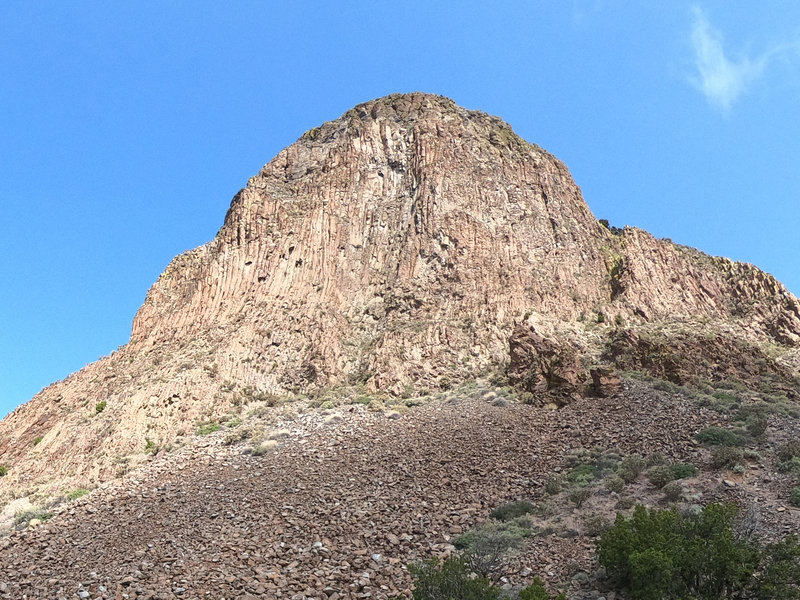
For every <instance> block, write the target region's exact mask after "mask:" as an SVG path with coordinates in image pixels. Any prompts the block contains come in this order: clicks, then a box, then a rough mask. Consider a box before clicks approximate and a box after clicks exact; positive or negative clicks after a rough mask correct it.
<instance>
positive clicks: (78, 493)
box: [66, 488, 89, 500]
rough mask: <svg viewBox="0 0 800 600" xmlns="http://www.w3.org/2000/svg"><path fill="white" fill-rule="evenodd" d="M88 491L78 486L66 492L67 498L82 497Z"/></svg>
mask: <svg viewBox="0 0 800 600" xmlns="http://www.w3.org/2000/svg"><path fill="white" fill-rule="evenodd" d="M88 493H89V490H86V489H83V488H78V489H77V490H72V491H70V492H67V493H66V497H67V500H77V499H78V498H82V497H83V496H85V495H86V494H88Z"/></svg>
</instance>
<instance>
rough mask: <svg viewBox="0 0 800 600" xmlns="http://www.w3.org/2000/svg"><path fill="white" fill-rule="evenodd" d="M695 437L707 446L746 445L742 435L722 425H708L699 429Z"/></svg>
mask: <svg viewBox="0 0 800 600" xmlns="http://www.w3.org/2000/svg"><path fill="white" fill-rule="evenodd" d="M694 438H695V439H696V440H697V441H698V442H700V443H701V444H705V445H707V446H731V447H733V446H744V438H743V437H742V436H741V435H739V434H738V433H736V432H734V431H731V430H730V429H724V428H722V427H706V428H705V429H703V430H701V431H698V432H697V434H696V435H695V436H694Z"/></svg>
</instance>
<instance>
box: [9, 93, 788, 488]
mask: <svg viewBox="0 0 800 600" xmlns="http://www.w3.org/2000/svg"><path fill="white" fill-rule="evenodd" d="M599 312H602V313H603V314H608V315H615V321H616V320H617V319H616V317H617V316H618V317H619V320H620V321H621V322H624V323H626V325H627V326H629V327H639V326H642V325H645V324H654V323H658V322H661V321H669V322H673V321H674V320H676V319H695V320H702V321H704V322H708V323H711V324H716V325H719V327H723V326H724V327H727V328H728V330H730V332H731V335H735V336H740V337H742V339H747V340H749V341H748V343H750V344H752V345H758V344H762V345H763V344H768V343H772V344H775V343H779V344H784V345H793V346H797V345H798V344H800V304H798V301H797V299H796V298H795V297H794V296H792V295H791V294H790V293H789V292H788V291H787V290H786V289H785V288H784V287H783V286H782V285H781V284H780V283H779V282H777V281H776V280H775V279H774V278H772V277H771V276H769V275H768V274H766V273H763V272H762V271H759V270H758V269H756V268H755V267H753V266H752V265H745V264H741V263H734V262H732V261H729V260H727V259H720V258H712V257H709V256H706V255H704V254H702V253H700V252H697V251H695V250H692V249H689V248H685V247H682V246H677V245H675V244H672V243H671V242H669V241H667V240H657V239H655V238H654V237H652V236H651V235H649V234H648V233H646V232H644V231H641V230H638V229H633V228H627V227H626V228H625V229H623V230H614V231H611V230H610V229H608V228H606V227H603V226H602V225H600V224H599V223H598V221H597V220H596V219H595V218H594V216H593V215H592V213H591V211H590V210H589V208H588V206H587V205H586V203H585V202H584V201H583V198H582V196H581V192H580V189H579V188H578V187H577V185H576V184H575V182H574V181H573V180H572V178H571V176H570V174H569V171H568V170H567V168H566V167H565V166H564V164H563V163H561V162H560V161H559V160H557V159H556V158H555V157H553V156H552V155H550V154H549V153H547V152H546V151H544V150H542V149H541V148H539V147H538V146H535V145H533V144H530V143H528V142H526V141H524V140H522V139H521V138H519V137H518V136H517V135H515V134H514V132H513V131H512V129H511V128H510V127H509V126H508V125H507V124H505V123H504V122H503V121H501V120H500V119H498V118H496V117H492V116H489V115H486V114H485V113H481V112H476V111H468V110H465V109H463V108H460V107H458V106H456V105H455V104H454V103H453V102H452V101H451V100H448V99H446V98H442V97H439V96H431V95H426V94H408V95H395V96H389V97H387V98H381V99H378V100H374V101H371V102H368V103H365V104H362V105H359V106H357V107H355V108H353V109H352V110H350V111H348V112H347V113H345V114H344V115H342V116H341V117H340V118H339V119H336V120H334V121H331V122H328V123H324V124H323V125H321V126H320V127H318V128H315V129H313V130H311V131H309V132H308V133H306V134H305V135H304V136H302V137H301V138H300V139H299V140H298V141H297V142H296V143H295V144H293V145H291V146H290V147H288V148H286V149H285V150H283V151H281V152H280V153H279V154H278V155H277V156H276V157H275V158H274V159H273V160H271V161H270V162H269V163H268V164H267V165H265V166H264V168H263V169H262V170H261V171H260V172H259V173H258V174H256V175H255V176H254V177H252V178H251V179H250V180H249V181H248V182H247V185H246V187H244V188H243V189H242V190H241V191H240V192H239V193H237V194H236V196H235V197H234V199H233V201H232V203H231V205H230V209H229V210H228V213H227V215H226V217H225V221H224V224H223V226H222V227H221V229H220V230H219V232H218V233H217V235H216V237H215V238H214V240H212V241H210V242H209V243H208V244H206V245H204V246H201V247H199V248H197V249H195V250H191V251H189V252H186V253H185V254H182V255H181V256H178V257H177V258H175V259H174V260H173V261H172V263H171V264H170V265H169V266H168V267H167V269H166V270H165V271H164V273H163V274H162V275H161V276H160V277H159V278H158V281H157V282H156V283H155V284H154V285H153V287H152V288H151V289H150V291H149V292H148V294H147V297H146V300H145V302H144V305H143V306H142V307H141V309H140V310H139V311H138V313H137V315H136V317H135V319H134V322H133V328H132V333H131V339H130V342H129V343H128V344H127V345H125V346H124V347H122V348H120V349H119V350H118V351H116V352H114V353H112V354H111V355H110V356H108V357H106V358H104V359H101V360H99V361H97V362H96V363H94V364H91V365H89V366H87V367H86V368H84V369H82V370H81V371H79V372H77V373H75V374H73V375H71V376H69V377H68V378H67V379H65V380H64V381H61V382H59V383H56V384H53V385H52V386H50V387H48V388H46V389H45V390H43V391H42V392H41V393H40V394H38V395H37V396H35V397H34V399H33V400H31V401H30V402H29V403H27V404H26V405H24V406H22V407H20V408H18V409H17V410H15V411H14V412H13V413H12V414H10V415H9V416H8V417H7V418H5V419H4V420H3V421H2V423H0V464H4V465H9V466H10V468H9V472H8V474H7V475H6V476H5V477H2V478H0V492H6V491H9V490H11V489H35V488H36V487H37V486H41V485H45V484H46V485H49V486H50V488H51V490H56V489H65V488H75V487H79V486H83V485H86V484H91V483H94V482H99V481H104V480H108V479H111V478H114V477H116V476H120V475H122V474H124V473H125V472H126V471H127V470H129V469H135V468H136V467H137V464H138V463H137V461H138V462H141V456H142V452H143V450H144V448H145V445H146V444H147V443H148V440H149V441H151V442H153V443H157V444H160V445H161V446H162V447H166V446H168V445H169V444H171V443H173V442H174V441H175V439H176V438H178V437H179V436H180V435H185V434H187V433H191V432H193V431H195V429H196V424H197V422H198V421H201V420H204V419H207V418H208V416H209V415H211V416H212V417H220V416H222V415H224V414H226V413H228V412H230V411H232V410H234V409H235V407H237V406H242V405H243V404H246V403H249V402H255V401H258V402H263V403H265V404H270V403H273V404H274V403H276V401H277V399H279V398H281V397H284V396H286V395H292V394H295V393H313V392H315V391H317V390H319V389H321V388H326V387H329V386H335V385H349V384H353V385H360V384H365V385H366V386H367V388H368V389H371V390H375V389H386V390H390V391H394V392H396V393H398V394H399V393H401V392H402V391H403V389H404V386H405V385H408V384H413V386H414V387H415V388H416V390H418V391H425V390H432V389H439V388H440V387H444V386H445V385H446V384H447V383H453V382H457V381H459V380H462V379H466V378H472V377H474V374H475V373H476V372H480V371H482V370H484V369H486V368H487V367H493V366H496V365H498V364H501V363H503V362H505V360H506V358H507V353H508V347H509V346H508V345H509V338H510V337H511V334H512V331H513V330H514V324H515V323H519V322H521V321H522V320H523V315H525V314H526V313H531V314H533V315H535V316H536V317H537V318H538V319H539V320H541V321H543V322H544V321H546V322H551V323H556V324H559V323H562V324H563V323H566V324H570V325H574V326H576V327H577V326H578V325H577V324H578V323H583V324H584V325H586V324H588V323H592V322H593V316H595V315H597V314H598V313H599ZM597 320H599V319H597ZM609 325H610V323H605V324H603V325H598V327H599V328H600V329H601V333H602V328H608V327H609ZM587 326H588V325H587ZM593 339H595V341H594V342H592V343H602V336H595V338H593ZM598 340H599V341H598ZM551 342H552V343H555V340H549V339H545V340H543V341H542V343H541V344H540V345H539V346H538V349H536V348H537V345H536V343H534V342H533V341H531V343H532V344H533V346H532V347H533V348H534V349H535V352H534V353H533V354H531V353H528V354H529V355H530V356H532V357H535V358H531V359H530V366H531V369H529V370H528V371H527V372H523V371H519V372H517V373H515V376H518V377H519V378H520V379H524V380H525V385H526V387H527V389H530V390H534V391H535V390H541V389H542V388H546V389H547V390H548V392H549V393H551V394H556V395H557V396H559V397H560V398H569V397H570V396H573V395H575V394H577V393H579V392H580V391H581V387H582V380H583V372H582V369H581V365H580V353H579V352H578V351H577V350H575V348H574V347H573V345H572V342H569V343H562V342H560V341H559V342H558V343H557V344H556V346H557V347H552V346H551V345H550V344H551ZM537 343H538V342H537ZM520 348H521V347H520ZM520 351H522V349H520ZM523 354H524V352H523ZM521 358H524V357H521ZM526 360H527V359H526ZM798 360H800V359H798ZM512 361H516V362H517V363H518V362H519V359H515V358H514V357H512ZM796 363H797V361H796V362H795V363H793V364H796ZM721 364H722V368H723V369H724V368H725V363H721ZM620 368H622V367H621V366H620ZM793 368H795V369H796V367H793ZM401 421H402V420H401ZM401 421H392V422H393V423H399V422H401ZM40 437H41V440H40V441H39V443H36V444H35V443H34V440H36V439H37V438H40ZM151 447H152V446H151ZM119 457H132V458H131V459H130V460H128V461H127V462H125V463H122V462H119V461H117V459H118V458H119ZM115 461H116V462H115Z"/></svg>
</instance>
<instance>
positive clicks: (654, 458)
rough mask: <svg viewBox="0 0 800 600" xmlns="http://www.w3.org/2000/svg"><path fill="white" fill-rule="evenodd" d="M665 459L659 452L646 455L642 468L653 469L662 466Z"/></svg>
mask: <svg viewBox="0 0 800 600" xmlns="http://www.w3.org/2000/svg"><path fill="white" fill-rule="evenodd" d="M666 462H667V457H666V456H664V455H663V454H662V453H661V452H653V453H652V454H648V455H647V458H645V459H644V466H645V468H646V467H654V466H656V465H663V464H666Z"/></svg>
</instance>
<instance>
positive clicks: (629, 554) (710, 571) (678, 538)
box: [598, 504, 759, 600]
mask: <svg viewBox="0 0 800 600" xmlns="http://www.w3.org/2000/svg"><path fill="white" fill-rule="evenodd" d="M736 514H737V509H736V507H735V506H733V505H729V506H728V505H725V506H723V505H720V504H711V505H708V506H706V507H705V508H704V509H703V510H702V511H701V512H700V513H699V514H695V515H688V516H686V515H682V514H681V513H678V512H677V511H675V510H647V509H646V508H644V507H642V506H637V507H636V508H635V509H634V512H633V515H632V516H631V517H630V518H627V519H626V518H624V517H622V516H621V515H618V516H617V520H616V523H615V524H614V526H613V527H611V528H610V529H609V530H608V531H606V532H605V533H604V534H603V535H602V537H601V538H600V541H599V543H598V560H599V562H600V564H601V565H602V566H604V567H605V568H606V570H607V572H608V574H609V575H610V576H611V578H612V580H613V581H615V582H616V583H617V584H618V585H620V586H624V587H627V588H629V589H630V591H631V597H632V598H634V600H662V599H663V600H673V599H675V600H683V599H686V598H701V599H703V600H706V599H708V600H711V599H717V598H719V599H722V598H727V597H741V596H739V595H735V596H730V595H726V594H728V593H729V592H730V591H732V590H741V589H743V588H744V587H745V586H746V585H747V584H748V583H750V582H751V580H752V577H753V574H754V573H755V572H756V569H757V567H758V562H759V561H758V553H757V551H756V550H755V549H754V548H753V547H752V546H751V545H750V544H749V543H747V542H745V541H739V540H737V538H736V536H735V535H734V534H733V530H732V525H733V522H734V518H735V516H736Z"/></svg>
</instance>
